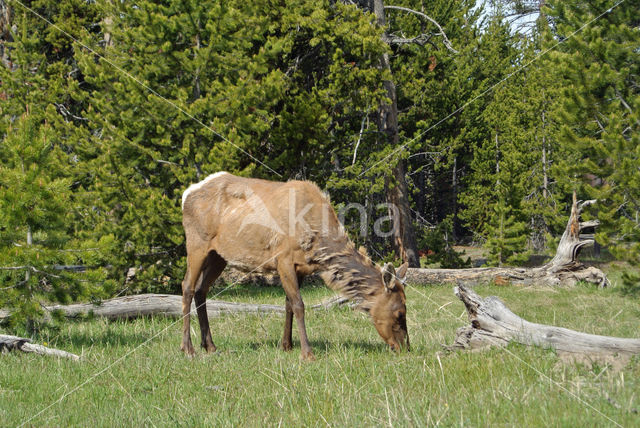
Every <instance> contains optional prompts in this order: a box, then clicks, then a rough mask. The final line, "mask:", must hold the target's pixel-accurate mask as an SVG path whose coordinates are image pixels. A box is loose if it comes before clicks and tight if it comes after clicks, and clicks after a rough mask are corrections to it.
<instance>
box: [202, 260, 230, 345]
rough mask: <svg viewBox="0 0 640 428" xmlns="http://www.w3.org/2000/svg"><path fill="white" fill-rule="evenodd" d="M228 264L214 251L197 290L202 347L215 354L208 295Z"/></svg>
mask: <svg viewBox="0 0 640 428" xmlns="http://www.w3.org/2000/svg"><path fill="white" fill-rule="evenodd" d="M226 265H227V262H225V260H224V259H223V258H222V257H220V256H219V255H218V253H216V252H215V251H212V252H210V253H209V255H208V256H207V259H206V261H205V264H204V267H203V269H202V279H201V280H200V281H199V282H198V284H197V285H196V289H195V294H194V300H195V303H196V312H197V313H198V323H199V324H200V337H201V343H200V345H201V346H202V347H203V348H204V349H205V350H206V351H207V352H215V351H216V346H215V345H214V344H213V339H212V338H211V329H210V328H209V317H208V316H207V293H208V292H209V288H210V287H211V284H213V282H214V281H215V280H216V279H217V278H218V277H219V276H220V274H221V273H222V271H223V270H224V268H225V266H226Z"/></svg>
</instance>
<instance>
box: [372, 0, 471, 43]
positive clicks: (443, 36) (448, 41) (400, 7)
mask: <svg viewBox="0 0 640 428" xmlns="http://www.w3.org/2000/svg"><path fill="white" fill-rule="evenodd" d="M384 8H385V9H392V10H401V11H403V12H407V13H413V14H414V15H418V16H420V17H422V18H424V19H426V20H427V21H429V22H431V23H432V24H433V25H435V26H436V27H438V30H440V33H438V35H440V36H442V39H443V42H442V43H443V44H444V45H445V47H446V48H447V49H449V50H450V51H451V52H453V53H458V51H457V50H455V49H454V48H453V46H452V45H451V41H450V40H449V38H448V37H447V34H446V33H445V32H444V30H443V29H442V26H440V24H438V22H437V21H436V20H435V19H433V18H431V17H430V16H429V15H427V14H425V13H422V12H418V11H417V10H413V9H409V8H408V7H402V6H385V7H384ZM418 37H420V36H418Z"/></svg>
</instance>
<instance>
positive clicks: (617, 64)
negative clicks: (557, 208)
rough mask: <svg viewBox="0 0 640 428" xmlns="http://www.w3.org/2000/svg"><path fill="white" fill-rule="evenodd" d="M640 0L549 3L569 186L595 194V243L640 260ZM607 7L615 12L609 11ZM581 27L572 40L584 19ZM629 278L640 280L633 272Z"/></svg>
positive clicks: (631, 259) (622, 256)
mask: <svg viewBox="0 0 640 428" xmlns="http://www.w3.org/2000/svg"><path fill="white" fill-rule="evenodd" d="M639 7H640V3H639V2H638V1H627V2H621V3H619V4H617V5H616V6H615V7H612V5H611V2H607V1H601V0H590V1H587V2H573V1H571V2H552V3H550V8H551V9H550V16H551V17H552V18H553V20H554V22H555V24H556V28H557V33H558V37H566V40H565V42H564V43H563V44H562V45H561V46H560V47H559V49H558V52H557V53H556V55H555V58H554V59H555V60H556V67H557V71H558V73H559V75H560V76H562V77H563V78H564V81H565V82H570V84H566V85H564V86H565V90H564V94H563V95H564V96H563V103H562V105H561V114H562V116H561V117H562V120H563V122H564V126H563V128H562V133H561V141H562V143H563V144H566V145H567V147H568V148H569V149H570V156H567V159H566V161H565V162H563V163H562V165H560V166H561V169H562V171H563V173H564V174H565V176H566V179H567V181H568V182H569V184H570V185H572V186H575V187H578V186H579V187H580V188H581V189H580V193H583V194H585V195H586V196H587V197H589V198H595V199H597V201H598V202H597V204H596V205H595V207H594V209H595V210H596V213H594V214H595V215H597V218H598V219H599V220H600V221H601V226H600V227H599V228H598V233H597V234H596V240H597V241H598V242H599V243H602V244H604V245H606V246H607V247H609V249H610V250H611V251H612V253H613V254H614V255H615V256H616V257H619V258H621V259H624V260H629V261H630V262H632V263H636V264H637V263H639V262H640V222H639V217H640V214H639V213H640V86H639V85H638V76H639V75H640V51H639V50H638V48H637V47H638V45H639V44H640V32H638V25H639V24H640V18H639V16H638V13H637V12H638V9H639ZM609 8H610V9H609ZM601 14H603V15H602V16H601V17H600V18H599V19H596V20H595V21H593V22H591V23H590V24H588V25H587V26H586V27H584V29H583V30H582V31H580V32H577V33H576V34H574V35H572V36H570V37H569V35H570V34H572V33H573V32H574V31H576V30H577V29H579V28H581V27H582V26H583V25H584V23H586V22H590V21H592V20H593V19H594V18H596V17H598V16H600V15H601ZM628 282H629V283H630V284H631V283H633V282H636V283H637V282H639V280H638V278H635V279H634V278H632V277H630V276H628Z"/></svg>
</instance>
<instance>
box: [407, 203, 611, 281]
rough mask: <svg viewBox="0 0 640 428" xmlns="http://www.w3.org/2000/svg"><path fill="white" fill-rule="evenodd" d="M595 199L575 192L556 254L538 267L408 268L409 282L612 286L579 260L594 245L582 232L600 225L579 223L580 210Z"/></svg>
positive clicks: (589, 237) (596, 271) (602, 274)
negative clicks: (577, 194) (586, 198)
mask: <svg viewBox="0 0 640 428" xmlns="http://www.w3.org/2000/svg"><path fill="white" fill-rule="evenodd" d="M593 203H595V201H593V200H590V201H584V202H581V203H578V201H577V199H576V194H575V192H574V193H573V204H572V206H571V215H570V216H569V221H568V222H567V227H566V229H565V231H564V234H563V235H562V238H561V239H560V243H559V244H558V249H557V250H556V254H555V256H554V257H553V259H551V261H549V262H548V263H546V264H544V265H542V266H539V267H535V268H517V267H514V268H508V267H497V268H491V267H489V268H474V269H409V271H408V273H407V282H408V283H410V284H443V283H453V284H464V285H467V286H473V285H476V284H486V283H490V282H493V283H496V284H498V285H507V284H516V285H531V284H538V285H574V284H575V283H576V282H578V281H585V282H589V283H593V284H597V285H598V286H600V287H606V286H607V285H609V280H608V279H607V277H606V275H605V274H604V272H602V271H601V270H600V269H598V268H595V267H593V266H585V265H583V264H582V263H580V262H578V254H579V253H580V250H581V249H582V248H583V247H585V246H588V245H593V242H594V241H593V238H592V236H591V235H582V238H581V235H580V231H581V230H583V229H585V228H593V227H595V226H597V225H598V221H597V220H592V221H588V222H580V211H581V209H582V208H583V207H585V206H587V205H590V204H593Z"/></svg>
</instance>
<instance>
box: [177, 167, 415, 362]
mask: <svg viewBox="0 0 640 428" xmlns="http://www.w3.org/2000/svg"><path fill="white" fill-rule="evenodd" d="M182 212H183V221H182V223H183V225H184V230H185V234H186V240H187V243H186V245H187V272H186V275H185V278H184V281H183V282H182V312H183V314H184V320H183V329H182V346H181V348H182V350H183V351H184V352H185V353H187V354H189V355H192V354H194V349H193V344H192V342H191V335H190V326H189V322H190V320H189V312H190V310H191V300H192V298H195V305H196V308H197V313H198V321H199V323H200V333H201V337H202V347H203V348H204V349H206V351H207V352H213V351H215V350H216V347H215V345H214V344H213V340H212V339H211V332H210V330H209V320H208V318H207V307H206V304H205V301H206V296H207V292H208V290H209V287H210V286H211V284H212V283H213V281H215V279H216V278H217V277H218V276H219V275H220V273H221V272H222V270H223V269H224V268H225V266H226V265H227V264H228V265H230V266H233V267H234V268H237V269H240V270H242V271H245V272H246V271H249V272H277V273H278V274H279V276H280V279H281V281H282V286H283V288H284V291H285V293H286V319H285V324H284V335H283V337H282V348H283V349H285V350H290V349H291V327H292V323H293V316H294V315H295V317H296V321H297V324H298V332H299V336H300V346H301V348H302V349H301V356H302V358H303V359H307V360H312V359H314V356H313V353H312V351H311V346H309V340H308V339H307V333H306V330H305V324H304V303H303V302H302V298H301V297H300V290H299V288H298V287H299V284H300V283H301V281H302V279H303V278H304V277H305V276H306V275H309V274H311V273H314V272H317V273H318V274H319V275H320V277H321V278H322V279H323V280H324V282H325V283H326V284H327V285H328V286H329V287H331V288H332V289H334V290H337V291H339V292H340V293H342V294H343V295H345V296H347V297H349V298H351V299H354V300H356V301H357V302H358V303H359V307H360V308H361V309H362V310H364V311H366V312H368V313H369V314H370V315H371V318H372V320H373V323H374V325H375V327H376V329H377V331H378V333H379V334H380V336H381V337H382V338H383V339H384V341H385V342H387V343H388V344H389V346H390V347H391V349H394V350H398V349H400V348H403V347H406V348H409V336H408V334H407V323H406V306H405V293H404V287H403V284H402V281H403V279H404V276H405V274H406V272H407V264H406V263H405V264H403V265H402V266H401V267H400V268H399V269H398V272H397V273H396V272H395V270H394V268H393V266H392V265H391V264H386V265H385V266H384V267H383V268H380V267H379V266H377V265H375V264H374V263H372V262H371V260H370V259H369V258H368V257H367V256H366V255H365V254H363V253H361V252H360V251H358V250H356V249H355V247H354V245H353V244H352V243H351V241H350V240H349V238H347V235H346V234H345V232H344V228H343V227H342V225H341V224H340V222H339V221H338V218H337V217H336V215H335V212H334V211H333V209H332V208H331V205H330V204H329V201H328V198H327V197H326V196H325V195H324V194H323V193H322V192H321V191H320V190H319V189H318V187H317V186H316V185H315V184H313V183H310V182H306V181H289V182H287V183H279V182H273V181H266V180H258V179H251V178H243V177H236V176H234V175H231V174H229V173H226V172H218V173H215V174H213V175H210V176H209V177H207V178H206V179H205V180H203V181H201V182H199V183H196V184H193V185H191V186H190V187H189V188H188V189H187V190H186V191H185V192H184V194H183V195H182Z"/></svg>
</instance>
